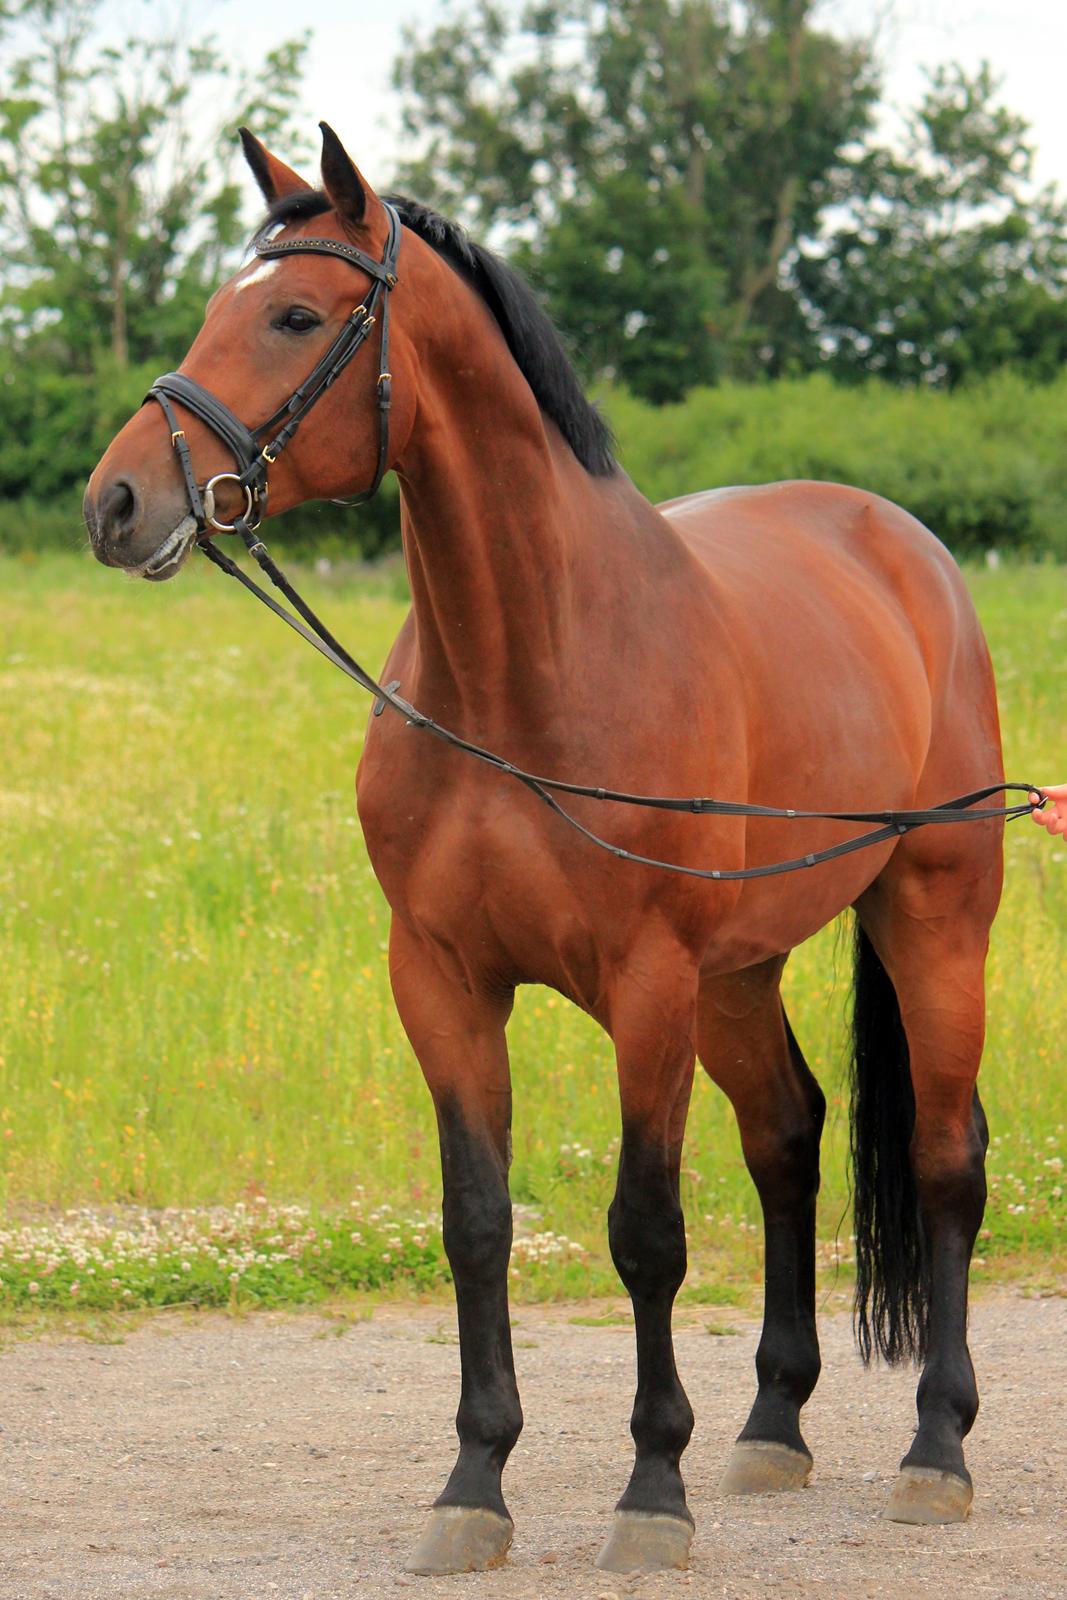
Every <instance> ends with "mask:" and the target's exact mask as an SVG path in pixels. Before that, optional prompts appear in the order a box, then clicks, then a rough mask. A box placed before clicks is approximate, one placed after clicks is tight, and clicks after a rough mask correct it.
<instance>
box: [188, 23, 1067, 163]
mask: <svg viewBox="0 0 1067 1600" xmlns="http://www.w3.org/2000/svg"><path fill="white" fill-rule="evenodd" d="M440 8H441V0H392V3H390V0H384V3H383V0H307V3H306V4H305V5H294V4H293V0H216V3H215V4H214V5H212V6H211V8H210V11H205V12H204V13H203V17H204V20H205V24H206V26H207V28H209V29H210V31H211V32H213V33H215V34H216V35H218V36H219V37H220V39H221V40H222V41H223V42H224V44H225V46H226V48H227V49H228V50H232V51H233V52H234V53H235V54H237V55H238V56H240V57H243V58H244V59H246V60H249V59H251V45H252V42H253V41H254V42H255V47H256V48H258V49H260V50H262V51H265V50H267V49H269V48H270V46H271V45H272V44H274V43H276V42H278V41H279V40H281V39H284V38H286V37H288V36H290V35H291V34H293V33H294V32H297V31H299V29H300V28H301V27H309V28H311V30H312V45H311V51H310V56H309V61H308V72H307V79H306V84H305V98H306V102H307V106H308V112H309V119H310V120H311V121H312V123H313V122H314V121H316V120H317V119H318V118H319V117H323V118H325V120H326V121H327V122H330V123H332V124H333V126H334V127H335V128H336V129H337V131H338V133H339V134H340V135H341V137H342V138H343V139H344V141H345V143H346V145H347V146H348V148H349V151H350V153H351V154H352V155H353V156H354V158H355V159H356V161H357V162H358V163H359V164H360V165H361V166H362V167H363V168H364V170H365V172H366V175H367V177H368V178H369V179H370V181H371V182H372V183H379V184H380V183H382V182H384V181H385V180H387V179H388V178H389V176H390V175H391V168H392V165H393V160H394V158H395V157H396V155H397V154H398V153H399V144H398V136H399V116H398V112H397V104H396V96H395V93H394V91H393V90H392V89H391V88H390V86H389V69H390V65H391V63H392V61H393V59H394V57H395V56H396V54H397V53H398V51H399V49H400V32H401V28H402V26H403V24H404V23H405V22H409V21H414V22H417V23H420V24H425V22H426V21H427V20H428V19H430V18H432V17H434V16H435V15H436V14H437V13H438V12H439V10H440ZM887 14H888V16H889V20H888V21H885V20H882V22H881V23H880V25H879V34H880V38H881V47H882V55H883V59H884V62H885V66H886V85H887V98H888V100H889V101H890V102H891V103H893V104H896V105H898V106H907V105H909V104H914V103H915V101H916V100H917V99H918V98H919V96H920V94H921V91H922V81H923V80H922V69H923V68H924V67H929V66H933V65H936V64H937V63H938V62H942V61H960V62H962V63H963V64H964V65H966V66H968V67H975V66H977V65H978V63H979V62H980V61H981V60H982V59H983V58H987V59H988V60H990V61H991V62H992V64H993V66H994V68H995V70H996V71H997V72H998V73H999V74H1000V75H1001V76H1002V77H1003V79H1004V90H1003V97H1004V100H1005V102H1006V103H1007V104H1008V105H1009V106H1010V107H1011V108H1012V109H1013V110H1016V111H1020V112H1022V113H1023V114H1024V115H1025V116H1026V117H1027V118H1028V120H1029V121H1030V122H1031V124H1032V126H1033V133H1034V139H1035V142H1036V144H1037V147H1038V175H1039V177H1040V178H1041V179H1042V181H1046V182H1047V181H1050V180H1055V181H1056V182H1058V183H1059V184H1060V185H1061V186H1063V187H1064V188H1067V115H1065V110H1064V100H1065V89H1064V71H1065V64H1067V0H895V3H894V0H824V3H823V8H822V17H823V20H824V22H825V23H826V24H828V25H830V26H832V27H833V28H834V29H835V31H841V32H848V33H859V34H863V33H868V34H869V33H870V31H871V29H872V27H873V26H875V24H876V22H877V20H878V19H879V18H881V19H885V18H886V16H887ZM186 17H187V18H188V12H186ZM279 153H281V152H279Z"/></svg>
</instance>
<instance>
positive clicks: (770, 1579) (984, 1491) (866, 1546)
mask: <svg viewBox="0 0 1067 1600" xmlns="http://www.w3.org/2000/svg"><path fill="white" fill-rule="evenodd" d="M596 1310H597V1312H598V1313H600V1314H602V1313H603V1311H604V1307H603V1306H600V1307H597V1308H596ZM575 1314H576V1311H575V1309H574V1308H554V1309H552V1310H550V1311H540V1310H520V1311H519V1313H518V1316H517V1327H516V1344H517V1360H518V1364H519V1371H520V1381H521V1384H522V1392H523V1401H524V1405H525V1409H526V1417H527V1425H526V1431H525V1433H524V1434H523V1437H522V1440H521V1441H520V1444H519V1446H518V1448H517V1450H516V1452H515V1455H514V1457H513V1458H512V1463H511V1465H510V1466H509V1469H508V1475H507V1480H506V1484H507V1489H508V1499H509V1503H510V1506H511V1510H512V1513H513V1515H514V1517H515V1522H516V1537H515V1545H514V1548H513V1551H512V1555H511V1558H510V1561H509V1564H508V1566H507V1567H506V1568H505V1569H503V1570H501V1571H499V1572H495V1573H489V1574H482V1575H473V1576H470V1577H463V1578H451V1579H422V1578H420V1579H415V1578H408V1577H407V1576H406V1575H405V1574H404V1573H403V1570H402V1563H403V1557H404V1554H405V1551H406V1550H407V1549H408V1547H409V1545H410V1544H411V1542H412V1539H413V1537H414V1534H415V1531H416V1529H417V1528H418V1526H419V1524H420V1522H421V1520H422V1517H423V1515H424V1512H425V1509H426V1507H427V1505H428V1503H429V1501H430V1499H431V1498H432V1496H433V1494H434V1493H436V1491H437V1489H438V1488H439V1487H440V1485H441V1483H442V1482H443V1481H444V1477H445V1475H446V1472H447V1469H448V1466H449V1465H450V1462H451V1454H452V1415H453V1411H454V1408H455V1402H456V1397H457V1392H458V1389H457V1367H458V1361H457V1356H458V1351H457V1349H456V1346H455V1344H454V1342H453V1340H452V1333H451V1329H452V1321H451V1316H450V1315H449V1314H448V1313H447V1312H443V1311H436V1310H418V1311H410V1310H404V1309H389V1310H383V1311H379V1312H377V1313H376V1314H375V1316H374V1317H373V1318H372V1319H371V1320H369V1321H365V1322H360V1323H355V1324H351V1323H350V1324H348V1325H345V1324H337V1323H331V1322H329V1321H326V1320H324V1319H322V1318H320V1317H317V1316H278V1317H266V1316H259V1317H254V1318H249V1319H247V1320H244V1321H231V1320H229V1319H226V1318H223V1317H210V1318H203V1319H196V1320H192V1321H188V1322H182V1321H179V1320H176V1319H170V1320H168V1321H167V1322H166V1323H165V1324H161V1325H153V1326H152V1327H150V1328H146V1329H142V1330H140V1331H138V1332H136V1333H133V1334H131V1335H130V1336H129V1337H128V1339H127V1341H126V1342H125V1343H124V1344H122V1345H117V1346H101V1345H93V1344H88V1343H85V1342H83V1341H74V1340H71V1341H62V1342H59V1341H57V1342H45V1343H35V1344H20V1345H14V1346H12V1347H11V1348H9V1349H7V1350H6V1351H4V1352H3V1353H2V1355H0V1422H2V1431H0V1596H2V1597H3V1600H96V1597H98V1596H99V1597H103V1596H108V1597H112V1596H121V1597H122V1600H156V1597H158V1600H334V1597H342V1596H343V1597H344V1600H350V1597H359V1600H364V1597H368V1600H370V1597H375V1596H384V1595H388V1596H399V1595H401V1594H403V1593H405V1592H406V1591H407V1590H408V1589H410V1590H412V1592H416V1593H418V1594H419V1595H420V1596H423V1597H425V1600H435V1597H438V1596H449V1597H451V1600H457V1597H460V1600H462V1597H468V1600H475V1597H478V1600H498V1597H499V1600H535V1597H537V1600H539V1597H542V1596H544V1597H552V1600H556V1597H558V1600H571V1597H575V1600H585V1597H589V1600H596V1597H601V1596H609V1597H618V1600H623V1596H625V1595H629V1594H637V1595H641V1596H645V1597H648V1600H653V1597H656V1596H662V1595H676V1596H678V1597H682V1596H690V1595H691V1596H724V1595H725V1596H728V1597H730V1600H742V1597H744V1600H747V1597H750V1596H757V1595H759V1596H765V1595H771V1596H773V1595H789V1596H803V1597H808V1596H812V1597H814V1596H820V1597H827V1596H833V1597H838V1596H840V1597H845V1596H847V1597H848V1600H863V1597H867V1596H893V1597H901V1600H903V1597H904V1596H907V1597H908V1600H913V1597H914V1596H917V1595H932V1596H943V1595H948V1596H960V1597H963V1596H966V1597H967V1600H971V1597H978V1596H998V1597H1005V1600H1006V1597H1008V1596H1011V1597H1013V1600H1023V1597H1031V1596H1033V1597H1037V1596H1043V1597H1044V1596H1049V1597H1051V1596H1055V1597H1057V1600H1061V1597H1064V1596H1067V1429H1065V1421H1067V1419H1065V1414H1064V1413H1065V1409H1067V1400H1065V1396H1067V1301H1065V1300H1052V1299H1046V1300H1024V1299H1016V1298H1008V1297H999V1298H993V1299H989V1300H986V1301H984V1302H983V1303H981V1304H979V1306H978V1307H977V1309H976V1311H975V1315H974V1322H973V1338H972V1345H973V1349H974V1354H975V1361H976V1364H977V1366H978V1368H979V1376H980V1381H981V1384H982V1389H983V1395H984V1404H983V1410H982V1413H981V1416H980V1417H979V1420H978V1423H977V1426H976V1429H975V1433H974V1435H973V1440H972V1444H971V1447H970V1451H969V1460H970V1464H971V1468H972V1470H973V1472H974V1477H975V1483H976V1491H977V1493H976V1500H975V1509H974V1514H973V1516H972V1517H971V1519H970V1521H969V1522H968V1523H967V1524H965V1525H963V1526H957V1527H953V1528H942V1529H916V1528H902V1527H898V1526H896V1525H894V1524H892V1523H887V1522H884V1521H882V1520H880V1518H879V1510H880V1508H881V1505H882V1503H883V1501H884V1499H885V1495H886V1491H887V1487H888V1484H889V1482H890V1479H891V1477H892V1474H893V1471H894V1468H895V1465H896V1462H897V1459H898V1457H899V1456H900V1455H901V1454H902V1452H903V1450H904V1448H905V1447H906V1444H907V1440H908V1437H909V1433H910V1428H911V1426H912V1415H913V1411H912V1391H913V1387H914V1378H913V1376H912V1374H910V1373H886V1372H872V1373H864V1371H863V1370H862V1368H861V1367H860V1365H859V1363H858V1361H857V1359H856V1358H855V1356H854V1354H853V1352H852V1347H851V1339H850V1334H849V1327H848V1319H847V1317H843V1316H840V1315H838V1316H834V1317H831V1318H828V1319H826V1321H825V1322H824V1325H823V1329H822V1332H823V1349H824V1362H825V1365H824V1370H823V1378H822V1382H821V1384H820V1386H819V1389H818V1390H817V1392H816V1396H815V1399H814V1400H813V1402H812V1403H811V1405H810V1406H809V1407H808V1411H807V1436H808V1442H809V1444H810V1445H811V1446H812V1448H813V1450H814V1452H815V1459H816V1478H815V1480H814V1481H813V1483H812V1485H811V1487H810V1488H809V1489H807V1490H806V1491H804V1492H803V1493H802V1494H799V1495H792V1496H788V1497H785V1498H778V1499H762V1500H748V1501H726V1500H723V1499H719V1498H717V1497H716V1493H715V1483H716V1477H717V1474H718V1471H719V1468H720V1466H721V1463H722V1461H723V1459H724V1456H725V1454H726V1450H727V1448H728V1444H729V1441H730V1440H731V1438H732V1437H733V1435H734V1434H735V1433H736V1431H737V1429H738V1427H739V1426H740V1424H741V1422H742V1421H743V1418H744V1413H745V1409H746V1406H747V1404H748V1401H749V1398H750V1393H751V1389H752V1354H753V1348H754V1343H755V1331H756V1330H755V1327H754V1325H753V1324H752V1323H751V1322H750V1321H748V1320H740V1319H738V1320H737V1321H736V1322H734V1323H733V1324H732V1326H733V1327H734V1328H735V1329H736V1332H737V1334H739V1335H740V1337H738V1336H727V1335H724V1334H715V1335H712V1336H710V1337H709V1334H708V1331H707V1325H708V1324H709V1323H711V1324H712V1325H713V1326H715V1327H717V1328H721V1327H722V1326H723V1324H724V1320H725V1319H724V1315H723V1313H721V1312H718V1311H716V1312H715V1313H713V1314H712V1313H708V1314H693V1313H690V1314H689V1315H688V1317H687V1318H686V1319H685V1320H684V1321H683V1325H682V1327H681V1329H680V1331H679V1335H678V1356H679V1365H680V1368H681V1371H682V1375H683V1378H684V1381H685V1383H686V1386H687V1388H688V1390H689V1394H690V1397H691V1398H692V1401H693V1405H694V1408H695V1410H696V1414H697V1429H696V1433H695V1435H694V1439H693V1444H692V1445H691V1447H690V1450H689V1452H688V1454H687V1456H686V1477H687V1481H688V1485H689V1497H690V1504H691V1505H692V1507H693V1510H694V1513H695V1516H696V1519H697V1538H696V1541H695V1543H694V1548H693V1567H692V1571H691V1572H689V1573H686V1574H677V1575H673V1574H672V1575H670V1576H657V1577H649V1578H644V1579H637V1580H629V1579H618V1578H614V1577H610V1576H609V1575H607V1574H601V1573H597V1572H596V1570H595V1569H594V1567H593V1565H592V1561H593V1557H594V1555H595V1553H596V1550H597V1548H598V1545H599V1542H600V1539H601V1537H602V1535H603V1533H604V1531H605V1529H606V1527H607V1524H608V1519H609V1516H610V1511H611V1507H612V1504H613V1502H614V1500H615V1499H616V1497H617V1496H618V1494H619V1492H620V1490H621V1488H622V1485H623V1483H624V1481H625V1477H626V1473H627V1470H628V1463H629V1459H630V1441H629V1436H628V1433H627V1418H628V1415H629V1408H630V1400H631V1385H632V1374H633V1346H632V1335H631V1332H630V1329H629V1328H627V1327H603V1326H599V1327H587V1326H578V1325H575V1324H574V1323H573V1322H572V1321H571V1320H570V1318H571V1317H573V1316H574V1315H575ZM339 1328H340V1333H341V1336H338V1329H339Z"/></svg>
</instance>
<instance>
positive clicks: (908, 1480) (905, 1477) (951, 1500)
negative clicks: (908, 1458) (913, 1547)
mask: <svg viewBox="0 0 1067 1600" xmlns="http://www.w3.org/2000/svg"><path fill="white" fill-rule="evenodd" d="M973 1499H974V1490H973V1489H972V1488H971V1485H970V1484H969V1483H968V1482H967V1480H966V1479H965V1478H959V1477H957V1476H956V1474H955V1473H954V1472H939V1471H938V1470H937V1469H936V1467H901V1469H900V1473H899V1475H898V1477H897V1481H896V1483H895V1484H894V1485H893V1489H892V1492H891V1494H890V1496H889V1502H888V1504H887V1505H886V1508H885V1511H884V1512H883V1516H885V1517H887V1518H888V1519H889V1521H890V1522H914V1523H920V1524H921V1523H931V1522H963V1521H964V1519H965V1518H966V1516H967V1514H968V1512H969V1511H970V1509H971V1501H972V1500H973Z"/></svg>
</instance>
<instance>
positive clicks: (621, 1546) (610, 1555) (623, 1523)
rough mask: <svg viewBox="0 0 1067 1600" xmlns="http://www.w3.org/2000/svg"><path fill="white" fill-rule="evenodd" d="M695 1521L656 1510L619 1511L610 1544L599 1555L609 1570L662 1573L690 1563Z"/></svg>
mask: <svg viewBox="0 0 1067 1600" xmlns="http://www.w3.org/2000/svg"><path fill="white" fill-rule="evenodd" d="M692 1542H693V1524H692V1523H691V1522H686V1521H685V1519H684V1517H669V1516H664V1515H663V1514H662V1513H660V1512H656V1511H616V1513H615V1522H614V1525H613V1527H612V1530H611V1532H610V1533H609V1534H608V1539H607V1543H606V1544H605V1546H604V1548H603V1550H601V1552H600V1554H599V1555H598V1556H597V1558H596V1564H597V1566H598V1567H601V1568H602V1569H603V1570H604V1571H605V1572H659V1571H661V1570H662V1569H663V1568H664V1567H666V1568H671V1567H675V1568H678V1567H681V1568H685V1567H687V1566H688V1565H689V1546H690V1545H691V1544H692Z"/></svg>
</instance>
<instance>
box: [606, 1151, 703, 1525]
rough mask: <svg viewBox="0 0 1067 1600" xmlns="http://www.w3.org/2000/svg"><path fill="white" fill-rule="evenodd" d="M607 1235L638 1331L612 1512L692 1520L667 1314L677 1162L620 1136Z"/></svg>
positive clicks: (675, 1279) (683, 1414) (674, 1265)
mask: <svg viewBox="0 0 1067 1600" xmlns="http://www.w3.org/2000/svg"><path fill="white" fill-rule="evenodd" d="M608 1237H609V1240H610V1243H611V1254H612V1259H613V1260H614V1262H615V1266H616V1269H617V1271H618V1274H619V1277H620V1278H621V1279H622V1281H623V1283H624V1284H625V1286H626V1289H627V1292H628V1293H629V1295H630V1299H631V1301H632V1302H633V1308H634V1323H635V1328H636V1334H637V1397H636V1399H635V1402H634V1410H633V1416H632V1418H631V1422H630V1431H631V1433H632V1434H633V1438H634V1444H635V1446H636V1457H635V1461H634V1469H633V1473H632V1475H631V1478H630V1482H629V1484H628V1485H627V1487H626V1490H625V1493H624V1494H623V1496H622V1499H621V1500H620V1501H619V1503H618V1509H619V1510H620V1511H645V1512H659V1513H661V1514H666V1515H671V1516H676V1517H683V1518H685V1519H686V1520H688V1521H690V1522H691V1521H692V1518H691V1517H690V1514H689V1509H688V1507H687V1505H686V1501H685V1486H684V1484H683V1482H682V1474H681V1470H680V1466H679V1462H680V1461H681V1456H682V1452H683V1450H684V1449H685V1447H686V1445H687V1444H688V1443H689V1436H690V1434H691V1433H692V1431H693V1412H692V1408H691V1407H690V1404H689V1401H688V1400H687V1398H686V1394H685V1390H684V1389H683V1388H682V1384H681V1380H680V1379H679V1377H678V1371H677V1368H676V1366H675V1362H674V1346H673V1341H672V1339H671V1311H672V1308H673V1305H674V1297H675V1295H676V1294H677V1292H678V1289H679V1286H680V1285H681V1283H682V1280H683V1278H684V1277H685V1267H686V1250H685V1226H684V1223H683V1220H682V1209H681V1206H680V1204H679V1199H678V1162H677V1156H675V1157H673V1158H672V1157H671V1156H670V1155H669V1154H668V1152H666V1151H665V1150H663V1149H658V1148H657V1149H654V1148H651V1147H650V1146H648V1145H647V1144H645V1143H644V1142H643V1141H642V1140H641V1139H640V1138H639V1137H636V1136H633V1135H631V1134H628V1133H627V1132H626V1131H624V1133H623V1145H622V1154H621V1156H620V1160H619V1178H618V1185H617V1187H616V1191H615V1198H614V1200H613V1201H612V1204H611V1208H610V1210H609V1212H608Z"/></svg>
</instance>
